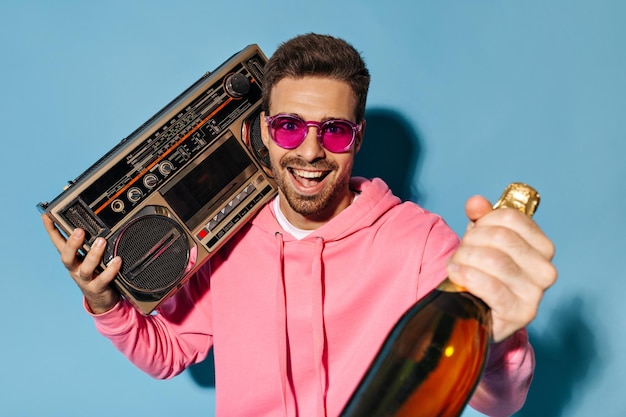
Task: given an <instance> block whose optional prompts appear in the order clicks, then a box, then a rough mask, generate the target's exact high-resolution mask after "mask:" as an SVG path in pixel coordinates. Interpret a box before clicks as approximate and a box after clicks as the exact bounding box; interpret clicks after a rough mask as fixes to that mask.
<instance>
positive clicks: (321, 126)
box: [265, 113, 363, 153]
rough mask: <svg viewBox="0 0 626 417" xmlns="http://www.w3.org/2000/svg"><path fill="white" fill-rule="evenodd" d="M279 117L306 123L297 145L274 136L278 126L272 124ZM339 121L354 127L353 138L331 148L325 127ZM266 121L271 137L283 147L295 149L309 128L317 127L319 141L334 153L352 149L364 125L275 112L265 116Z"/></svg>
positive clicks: (343, 120)
mask: <svg viewBox="0 0 626 417" xmlns="http://www.w3.org/2000/svg"><path fill="white" fill-rule="evenodd" d="M279 119H286V120H292V121H293V122H294V123H297V124H301V123H304V125H305V127H306V129H303V130H302V131H303V135H302V138H301V139H299V141H297V143H296V144H295V145H285V144H282V143H280V142H279V141H277V140H276V137H275V136H274V132H275V130H276V128H275V127H272V125H273V123H274V121H276V120H279ZM337 122H339V123H345V124H346V125H347V126H349V127H350V128H351V129H352V138H351V139H350V142H349V143H348V144H347V145H346V146H343V147H341V148H337V149H329V148H328V146H327V145H326V144H325V143H324V131H325V128H326V127H328V125H331V124H333V123H337ZM265 123H266V124H267V126H268V131H269V134H270V138H272V140H273V141H274V143H276V144H277V145H278V146H280V147H281V148H283V149H295V148H297V147H298V146H300V145H302V143H303V142H304V140H305V139H306V137H307V135H308V134H309V128H310V127H316V128H317V141H318V142H319V144H320V145H321V146H322V147H323V148H324V149H326V150H327V151H330V152H333V153H341V152H346V151H347V150H348V149H350V148H351V147H352V144H353V143H354V140H355V139H356V134H357V133H358V132H360V131H361V128H362V126H363V125H362V123H354V122H352V121H350V120H346V119H328V120H324V121H321V122H317V121H313V120H304V119H303V118H301V117H300V116H297V115H295V114H289V113H278V114H275V115H274V116H265ZM331 148H332V146H331Z"/></svg>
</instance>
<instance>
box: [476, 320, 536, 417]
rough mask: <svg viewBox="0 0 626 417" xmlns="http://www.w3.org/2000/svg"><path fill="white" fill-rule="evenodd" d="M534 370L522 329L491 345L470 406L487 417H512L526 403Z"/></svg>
mask: <svg viewBox="0 0 626 417" xmlns="http://www.w3.org/2000/svg"><path fill="white" fill-rule="evenodd" d="M534 369H535V354H534V351H533V348H532V346H531V345H530V342H529V341H528V332H527V331H526V329H521V330H518V331H517V332H516V333H514V334H513V335H511V336H510V337H509V338H508V339H506V340H503V341H502V342H500V343H494V344H492V345H491V347H490V351H489V357H488V358H487V366H486V367H485V372H484V373H483V377H482V379H481V380H480V383H479V385H478V387H477V388H476V391H475V392H474V395H473V397H472V399H471V400H470V403H469V404H470V406H471V407H472V408H474V409H475V410H477V411H480V412H481V413H483V414H486V415H488V416H493V417H500V416H510V415H512V414H513V413H515V412H517V411H518V410H519V409H520V408H522V406H523V405H524V402H525V401H526V395H527V394H528V389H529V387H530V382H531V380H532V377H533V372H534Z"/></svg>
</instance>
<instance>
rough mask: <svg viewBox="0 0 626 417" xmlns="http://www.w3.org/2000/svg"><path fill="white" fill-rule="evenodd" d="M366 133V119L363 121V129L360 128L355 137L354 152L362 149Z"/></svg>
mask: <svg viewBox="0 0 626 417" xmlns="http://www.w3.org/2000/svg"><path fill="white" fill-rule="evenodd" d="M364 133H365V119H363V121H362V122H361V130H359V131H358V132H357V134H356V137H355V138H354V153H357V152H358V151H359V149H361V143H363V134H364Z"/></svg>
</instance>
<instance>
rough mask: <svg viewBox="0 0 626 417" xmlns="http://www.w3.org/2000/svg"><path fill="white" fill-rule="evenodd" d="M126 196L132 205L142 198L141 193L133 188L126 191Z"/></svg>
mask: <svg viewBox="0 0 626 417" xmlns="http://www.w3.org/2000/svg"><path fill="white" fill-rule="evenodd" d="M127 196H128V199H129V200H130V201H132V202H133V203H136V202H137V201H139V200H141V197H142V196H143V192H142V191H141V190H140V189H139V188H137V187H133V188H131V189H130V190H128V193H127Z"/></svg>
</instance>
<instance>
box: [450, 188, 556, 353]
mask: <svg viewBox="0 0 626 417" xmlns="http://www.w3.org/2000/svg"><path fill="white" fill-rule="evenodd" d="M487 204H488V201H487V200H485V199H483V198H482V197H473V198H471V199H470V200H468V203H467V205H466V212H467V214H468V218H469V219H470V220H471V222H470V225H469V226H468V229H467V231H466V233H465V235H464V236H463V239H462V241H461V245H460V246H459V248H458V249H457V251H456V252H455V253H454V254H453V256H452V257H451V258H450V261H449V268H448V273H449V276H450V279H451V280H452V281H453V282H455V283H456V284H458V285H461V286H463V287H465V288H466V289H467V290H468V291H469V292H471V293H472V294H474V295H476V296H477V297H479V298H481V299H482V300H483V301H484V302H485V303H487V304H488V305H489V306H490V308H491V309H492V315H493V324H494V327H493V331H494V339H495V340H496V341H500V340H503V339H504V338H506V337H508V336H509V335H510V334H512V333H513V332H515V331H516V330H518V329H520V328H522V327H524V326H526V325H528V323H530V321H532V320H533V319H534V317H535V315H536V314H537V310H538V307H539V303H540V301H541V299H542V297H543V293H544V292H545V290H546V289H547V288H549V287H550V286H551V285H553V284H554V282H555V280H556V276H557V272H556V269H555V267H554V265H553V264H552V262H551V260H552V258H553V256H554V245H553V243H552V242H551V241H550V240H549V239H548V238H547V237H546V236H545V234H544V233H543V232H542V231H541V229H540V228H539V226H538V225H537V224H536V223H535V222H534V221H533V220H532V219H531V218H530V217H528V216H527V215H525V214H523V213H521V212H519V211H517V210H515V209H497V210H491V209H489V208H487Z"/></svg>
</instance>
